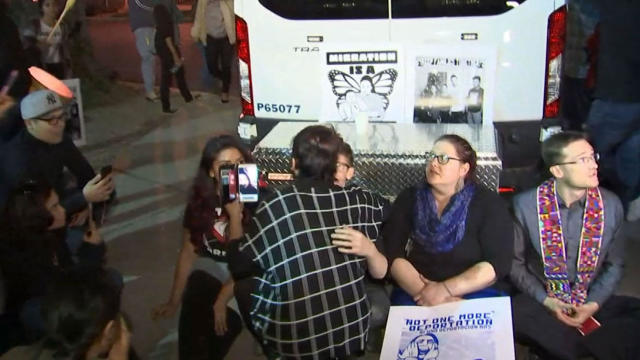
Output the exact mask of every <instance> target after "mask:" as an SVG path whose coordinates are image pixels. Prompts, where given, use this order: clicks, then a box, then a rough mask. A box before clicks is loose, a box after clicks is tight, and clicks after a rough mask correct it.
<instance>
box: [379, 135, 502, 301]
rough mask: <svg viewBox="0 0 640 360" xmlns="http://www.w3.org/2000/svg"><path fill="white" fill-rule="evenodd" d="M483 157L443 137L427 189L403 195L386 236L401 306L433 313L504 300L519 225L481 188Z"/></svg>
mask: <svg viewBox="0 0 640 360" xmlns="http://www.w3.org/2000/svg"><path fill="white" fill-rule="evenodd" d="M475 169H476V152H475V150H473V148H472V147H471V145H470V144H469V142H467V141H466V140H465V139H463V138H461V137H460V136H458V135H443V136H441V137H440V138H438V139H437V140H436V142H435V143H434V145H433V148H432V150H431V151H430V152H428V153H427V166H426V169H425V170H426V171H425V173H426V181H425V183H424V184H420V185H418V186H416V187H411V188H408V189H406V190H404V191H402V192H401V193H400V194H399V195H398V197H397V198H396V201H395V203H394V204H393V207H392V209H391V213H390V217H389V220H388V221H387V223H386V224H385V226H384V228H383V232H382V237H383V239H384V245H385V247H384V250H385V253H386V255H387V258H388V259H389V264H391V270H390V271H391V277H392V278H393V280H394V281H395V282H396V284H397V285H398V287H396V288H394V290H393V292H392V294H391V303H392V304H394V305H422V306H432V305H439V304H442V303H446V302H451V301H457V300H459V299H461V298H464V299H472V298H479V297H491V296H502V295H504V294H505V290H507V286H506V283H503V281H502V280H504V279H505V278H506V277H507V276H508V275H509V270H510V269H511V260H512V258H513V222H512V221H511V216H510V214H509V211H508V210H507V206H506V204H505V203H504V201H503V200H502V199H501V198H500V196H499V195H498V194H496V192H495V191H491V190H488V189H485V188H483V187H482V186H480V185H479V184H477V183H476V182H475V178H474V173H475Z"/></svg>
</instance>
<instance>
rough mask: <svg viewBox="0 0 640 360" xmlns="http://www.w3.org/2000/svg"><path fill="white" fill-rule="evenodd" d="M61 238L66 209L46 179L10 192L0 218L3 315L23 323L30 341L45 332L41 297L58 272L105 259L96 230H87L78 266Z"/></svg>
mask: <svg viewBox="0 0 640 360" xmlns="http://www.w3.org/2000/svg"><path fill="white" fill-rule="evenodd" d="M92 224H93V222H92ZM64 238H65V212H64V208H62V206H61V205H60V202H59V199H58V194H57V193H56V191H55V190H54V189H53V188H52V187H51V186H50V185H48V184H47V182H46V181H44V180H36V181H34V180H28V181H25V182H24V183H23V184H21V185H20V186H19V187H18V188H16V189H15V190H14V191H13V192H12V193H11V194H10V195H9V201H8V203H7V207H6V208H5V211H4V213H3V214H2V216H1V217H0V269H2V274H3V277H4V281H5V287H6V292H7V303H6V313H7V315H8V316H10V317H11V318H13V319H14V320H16V322H17V323H20V324H21V325H22V327H23V328H24V330H25V332H26V335H27V338H28V339H31V340H35V339H38V338H39V337H40V336H41V335H42V334H43V332H44V323H43V320H42V317H41V314H40V308H41V304H42V296H44V292H45V289H46V287H47V284H49V283H50V282H51V280H52V279H53V278H54V277H55V276H56V274H58V273H60V272H61V271H63V270H65V269H68V268H71V267H74V266H80V267H83V268H99V267H101V266H102V264H103V262H104V255H105V245H104V243H103V241H102V238H101V237H100V234H99V233H98V231H96V230H95V228H93V229H92V230H91V231H89V232H88V233H87V234H85V236H84V241H83V242H82V244H81V246H80V249H79V251H78V260H79V263H77V264H76V263H74V261H73V260H72V258H71V253H70V251H69V248H68V246H67V244H66V242H65V240H64ZM114 276H115V275H114ZM114 280H115V281H114V282H117V279H114ZM114 286H115V287H120V286H121V284H114ZM18 320H19V321H18Z"/></svg>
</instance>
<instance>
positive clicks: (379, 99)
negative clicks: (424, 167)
mask: <svg viewBox="0 0 640 360" xmlns="http://www.w3.org/2000/svg"><path fill="white" fill-rule="evenodd" d="M324 55H325V57H324V61H325V64H324V65H325V67H324V71H323V75H324V76H326V80H325V81H323V85H322V87H323V88H322V92H323V96H322V99H323V101H322V112H321V116H320V120H321V121H344V122H352V121H355V119H356V117H357V115H358V114H366V117H367V119H368V120H369V122H394V121H398V120H400V119H402V112H403V109H404V103H403V101H404V99H403V97H402V90H403V89H404V84H403V79H404V74H402V73H401V66H400V65H401V64H402V58H401V51H400V50H399V49H398V48H397V47H394V46H392V45H387V46H384V45H380V44H376V45H375V46H371V47H368V46H366V45H363V44H358V45H357V46H350V45H335V46H333V47H331V48H327V49H326V51H325V54H324Z"/></svg>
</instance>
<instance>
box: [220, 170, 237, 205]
mask: <svg viewBox="0 0 640 360" xmlns="http://www.w3.org/2000/svg"><path fill="white" fill-rule="evenodd" d="M233 172H234V167H233V166H224V167H220V186H221V188H222V193H221V194H222V202H223V203H227V202H230V201H234V200H235V199H236V191H235V189H232V188H231V181H233V182H235V176H231V174H232V173H233ZM234 188H235V186H234Z"/></svg>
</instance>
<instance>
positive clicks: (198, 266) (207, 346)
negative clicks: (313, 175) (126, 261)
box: [153, 135, 252, 359]
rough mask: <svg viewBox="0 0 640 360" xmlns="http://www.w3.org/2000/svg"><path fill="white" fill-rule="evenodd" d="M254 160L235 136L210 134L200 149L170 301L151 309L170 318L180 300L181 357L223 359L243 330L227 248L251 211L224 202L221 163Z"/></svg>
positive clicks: (228, 163) (156, 316)
mask: <svg viewBox="0 0 640 360" xmlns="http://www.w3.org/2000/svg"><path fill="white" fill-rule="evenodd" d="M251 161H252V158H251V153H249V151H248V150H247V149H246V148H245V147H244V146H242V145H241V144H240V142H239V140H238V139H237V138H235V137H233V136H231V135H221V136H216V137H213V138H211V139H210V140H209V141H208V142H207V144H206V145H205V148H204V150H203V151H202V157H201V159H200V165H199V167H198V172H197V174H196V177H195V179H194V181H193V185H192V187H191V195H190V197H189V202H188V204H187V206H186V210H185V214H184V220H183V227H184V231H183V235H182V248H181V249H180V255H179V256H178V262H177V265H176V269H175V274H174V278H173V285H172V287H171V292H170V296H169V300H168V301H167V302H166V303H164V304H162V305H159V306H157V307H156V308H155V309H154V310H153V317H154V318H158V317H169V316H173V314H174V313H175V312H176V310H177V308H178V306H179V305H180V303H182V311H181V312H180V323H179V329H178V347H179V354H180V359H196V358H197V359H224V357H225V356H226V355H227V352H228V351H229V349H230V348H231V345H232V344H233V341H234V340H235V338H236V337H237V336H238V334H240V332H241V330H242V319H241V318H240V315H239V314H238V311H239V309H238V305H237V304H236V301H235V300H234V282H233V279H232V278H231V277H230V275H229V270H228V268H227V255H226V252H227V247H228V245H229V241H230V239H238V238H240V237H241V236H242V235H243V234H244V230H243V222H244V223H246V222H247V221H248V220H250V219H251V214H250V213H249V209H248V207H245V206H243V204H242V203H241V202H240V201H238V200H236V201H234V202H230V203H225V202H224V201H223V199H222V198H221V197H222V187H221V183H220V180H219V179H218V178H219V176H220V175H219V174H220V171H219V170H220V167H221V166H223V165H233V164H241V163H244V162H251ZM192 270H193V272H192ZM185 289H186V290H185ZM212 319H214V321H213V323H212Z"/></svg>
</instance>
